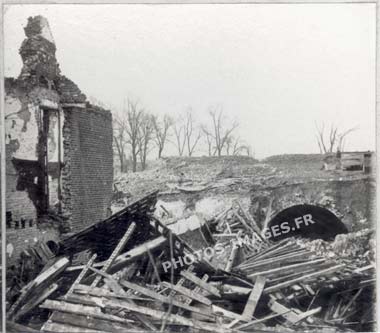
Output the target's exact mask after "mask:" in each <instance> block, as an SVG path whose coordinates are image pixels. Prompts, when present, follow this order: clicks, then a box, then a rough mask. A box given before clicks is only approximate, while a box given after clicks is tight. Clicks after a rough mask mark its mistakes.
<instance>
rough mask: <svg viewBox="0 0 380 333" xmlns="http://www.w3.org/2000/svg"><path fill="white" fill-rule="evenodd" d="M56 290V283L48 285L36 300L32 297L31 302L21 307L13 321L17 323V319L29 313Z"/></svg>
mask: <svg viewBox="0 0 380 333" xmlns="http://www.w3.org/2000/svg"><path fill="white" fill-rule="evenodd" d="M57 288H58V285H57V284H56V283H53V284H52V285H50V286H49V287H48V288H47V289H45V290H44V291H43V292H42V294H40V295H38V297H37V298H35V297H33V298H32V299H31V300H29V301H28V302H27V303H25V305H24V306H23V307H21V309H20V311H18V312H17V313H15V315H14V320H15V321H17V320H18V319H19V318H21V317H22V316H23V315H25V314H26V313H28V312H29V311H31V310H33V309H34V308H35V307H36V306H37V305H39V304H40V303H42V302H43V301H44V300H45V299H46V298H48V297H49V296H50V295H51V294H52V293H53V292H54V291H56V290H57Z"/></svg>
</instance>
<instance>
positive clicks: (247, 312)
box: [241, 276, 266, 321]
mask: <svg viewBox="0 0 380 333" xmlns="http://www.w3.org/2000/svg"><path fill="white" fill-rule="evenodd" d="M265 281H266V279H265V277H263V276H258V277H257V278H256V282H255V286H254V287H253V289H252V292H251V294H250V295H249V297H248V301H247V304H246V305H245V308H244V311H243V314H242V315H241V317H242V319H243V320H245V321H249V320H251V319H252V316H253V314H254V312H255V309H256V306H257V303H258V302H259V299H260V297H261V294H262V292H263V290H264V286H265Z"/></svg>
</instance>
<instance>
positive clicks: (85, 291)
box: [74, 284, 147, 301]
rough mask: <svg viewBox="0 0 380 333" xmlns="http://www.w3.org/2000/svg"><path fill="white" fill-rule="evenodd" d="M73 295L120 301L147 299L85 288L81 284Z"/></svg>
mask: <svg viewBox="0 0 380 333" xmlns="http://www.w3.org/2000/svg"><path fill="white" fill-rule="evenodd" d="M74 293H75V294H79V295H90V296H98V297H108V298H109V297H111V298H112V297H114V298H121V299H134V300H140V301H143V300H147V298H144V297H139V296H135V295H126V293H115V292H113V291H110V290H108V289H105V288H98V287H95V288H91V287H90V286H86V285H83V284H79V285H77V286H76V287H75V289H74Z"/></svg>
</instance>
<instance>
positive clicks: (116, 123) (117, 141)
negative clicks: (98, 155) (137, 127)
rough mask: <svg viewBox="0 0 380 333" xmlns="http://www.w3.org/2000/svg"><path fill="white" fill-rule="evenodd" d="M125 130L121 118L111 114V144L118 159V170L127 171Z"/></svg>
mask: <svg viewBox="0 0 380 333" xmlns="http://www.w3.org/2000/svg"><path fill="white" fill-rule="evenodd" d="M127 137H128V135H127V132H126V129H125V126H124V124H123V120H122V119H121V118H120V117H119V116H118V115H115V114H114V115H113V146H114V149H115V151H116V154H117V156H118V158H119V161H120V171H121V172H127V171H128V164H127V156H126V145H127Z"/></svg>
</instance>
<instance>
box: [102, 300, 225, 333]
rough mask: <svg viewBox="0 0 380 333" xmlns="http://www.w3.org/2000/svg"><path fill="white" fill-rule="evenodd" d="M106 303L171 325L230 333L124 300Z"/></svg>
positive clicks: (220, 328)
mask: <svg viewBox="0 0 380 333" xmlns="http://www.w3.org/2000/svg"><path fill="white" fill-rule="evenodd" d="M106 303H107V306H110V307H112V308H115V309H118V308H122V309H126V310H128V311H131V312H137V313H140V314H143V315H147V316H150V317H153V318H156V319H159V320H163V319H164V318H166V320H167V322H169V323H175V324H180V325H184V326H189V327H194V328H198V329H201V330H205V331H209V332H219V333H227V332H230V331H229V330H225V329H223V328H222V327H219V326H217V325H213V324H210V323H208V322H204V321H199V320H195V319H188V318H185V317H183V316H179V315H177V314H172V313H169V314H168V313H167V312H163V311H159V310H155V309H151V308H147V307H144V306H140V305H132V304H130V303H127V302H125V301H122V300H107V301H106Z"/></svg>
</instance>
